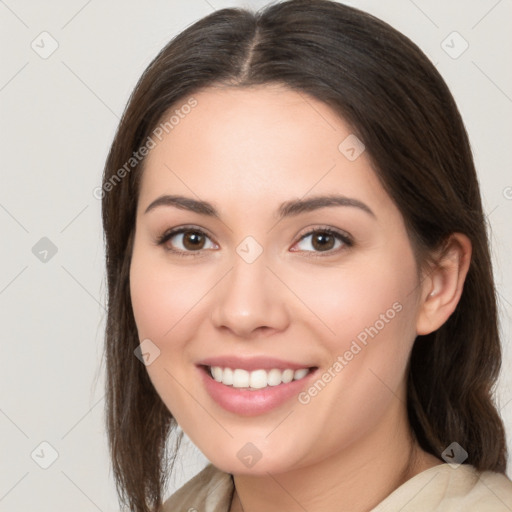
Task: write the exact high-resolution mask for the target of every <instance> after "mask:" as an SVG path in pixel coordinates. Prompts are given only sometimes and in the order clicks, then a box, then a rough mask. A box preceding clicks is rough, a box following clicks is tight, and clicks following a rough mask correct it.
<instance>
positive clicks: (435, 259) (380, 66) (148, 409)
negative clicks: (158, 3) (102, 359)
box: [103, 0, 512, 512]
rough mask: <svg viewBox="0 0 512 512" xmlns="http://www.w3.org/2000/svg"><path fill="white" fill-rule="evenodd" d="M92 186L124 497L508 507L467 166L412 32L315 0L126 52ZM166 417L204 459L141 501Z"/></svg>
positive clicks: (241, 506)
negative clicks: (110, 132) (122, 89)
mask: <svg viewBox="0 0 512 512" xmlns="http://www.w3.org/2000/svg"><path fill="white" fill-rule="evenodd" d="M103 190H104V196H103V223H104V229H105V236H106V251H107V274H108V291H109V303H108V320H107V330H106V356H107V362H108V364H107V368H108V377H107V397H108V400H107V427H108V432H109V442H110V448H111V455H112V460H113V468H114V474H115V477H116V481H117V485H118V490H119V494H120V496H121V498H122V500H123V501H124V502H125V503H127V504H128V505H129V507H130V510H134V511H141V512H142V511H156V510H164V511H177V510H200V511H205V512H214V511H215V512H221V511H222V512H226V511H230V512H238V511H242V510H243V511H245V512H251V511H254V510H265V511H274V510H287V511H295V510H297V511H299V510H307V511H309V512H314V511H325V510H339V511H343V510H347V511H348V510H350V511H368V510H373V511H379V512H381V511H384V510H403V511H407V510H415V511H417V510H460V509H461V507H464V508H465V509H466V510H478V511H482V510H493V511H496V510H498V511H505V510H509V509H510V508H512V483H511V482H510V481H509V480H508V479H507V477H506V476H505V474H504V473H505V471H506V446H505V436H504V428H503V424H502V421H501V419H500V417H499V415H498V413H497V411H496V408H495V405H494V403H493V397H492V388H493V385H494V383H495V381H496V378H497V375H498V372H499V368H500V362H501V353H500V341H499V335H498V330H497V318H496V302H495V295H494V293H495V291H494V283H493V277H492V270H491V263H490V258H489V250H488V241H487V235H486V231H485V222H484V215H483V212H482V205H481V199H480V193H479V188H478V182H477V177H476V173H475V168H474V163H473V160H472V155H471V152H470V147H469V142H468V139H467V134H466V132H465V129H464V125H463V123H462V120H461V118H460V115H459V113H458V110H457V108H456V106H455V103H454V100H453V98H452V96H451V94H450V92H449V91H448V89H447V86H446V84H445V83H444V81H443V80H442V78H441V77H440V75H439V74H438V72H437V71H436V69H435V68H434V66H433V65H432V64H431V63H430V62H429V61H428V59H427V58H426V57H425V56H424V55H423V54H422V53H421V52H420V50H419V49H418V48H417V47H416V46H415V45H414V44H413V43H412V42H411V41H409V40H408V39H407V38H405V37H404V36H403V35H401V34H399V33H398V32H397V31H395V30H394V29H392V28H391V27H389V26H388V25H387V24H385V23H383V22H381V21H379V20H377V19H375V18H373V17H372V16H370V15H368V14H365V13H363V12H361V11H358V10H356V9H353V8H349V7H346V6H343V5H340V4H337V3H334V2H330V1H327V0H292V1H287V2H283V3H280V4H276V5H272V6H269V7H268V8H267V9H265V10H263V11H262V12H261V13H259V14H253V13H250V12H248V11H245V10H236V9H225V10H221V11H217V12H215V13H213V14H211V15H210V16H208V17H206V18H204V19H202V20H200V21H199V22H197V23H195V24H194V25H192V26H191V27H189V28H188V29H186V30H185V31H184V32H183V33H181V34H180V35H178V36H177V37H176V38H175V39H174V40H173V41H171V42H170V43H169V45H167V46H166V47H165V48H164V49H163V50H162V51H161V52H160V54H159V55H158V56H157V57H156V58H155V60H154V61H153V62H152V63H151V65H150V66H149V67H148V69H147V70H146V71H145V72H144V74H143V76H142V78H141V79H140V81H139V83H138V85H137V86H136V88H135V91H134V92H133V94H132V97H131V98H130V101H129V104H128V106H127V109H126V111H125V113H124V115H123V118H122V121H121V123H120V125H119V129H118V132H117V134H116V137H115V140H114V142H113V145H112V148H111V151H110V154H109V157H108V160H107V163H106V167H105V173H104V182H103ZM178 425H179V426H180V427H181V428H182V429H183V431H184V432H185V433H186V434H187V435H188V436H189V437H190V438H191V440H192V441H193V442H194V443H195V445H196V446H197V447H198V448H199V449H200V450H201V451H202V452H203V453H204V454H205V456H206V457H207V458H208V459H209V460H210V461H211V464H209V465H208V466H207V467H206V468H205V469H204V470H203V471H202V472H201V473H200V474H199V475H197V476H196V477H195V478H194V479H192V480H191V481H190V482H188V483H187V484H186V485H185V486H184V487H183V488H182V489H180V490H179V491H178V492H177V493H175V495H173V496H172V497H171V498H169V499H168V500H167V501H166V502H165V504H164V505H163V507H162V497H163V493H164V489H165V482H166V478H167V476H168V474H169V472H170V470H171V468H172V463H173V462H174V459H175V456H176V450H177V446H175V447H173V449H171V450H168V444H167V441H168V437H169V434H170V433H171V432H173V431H175V429H176V427H177V426H178ZM179 439H180V438H179V437H178V441H179ZM178 444H179V442H178Z"/></svg>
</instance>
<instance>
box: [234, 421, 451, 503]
mask: <svg viewBox="0 0 512 512" xmlns="http://www.w3.org/2000/svg"><path fill="white" fill-rule="evenodd" d="M395 418H396V416H395ZM387 423H388V424H387V425H385V424H384V425H382V424H381V425H380V426H379V428H378V431H377V430H374V431H372V432H369V433H368V434H366V436H365V437H364V438H363V439H359V440H357V441H355V442H354V443H352V444H351V445H350V446H349V447H346V448H345V449H343V450H341V451H340V452H338V453H335V454H332V455H330V456H329V457H327V458H324V459H322V460H321V461H319V462H317V463H315V464H311V465H308V466H304V467H301V468H298V469H292V470H290V471H288V472H286V473H279V474H271V473H267V474H265V475H245V474H244V475H234V483H235V492H234V493H233V500H232V504H231V508H230V512H255V511H259V510H265V511H266V512H277V511H282V510H286V511H288V512H304V510H307V511H308V512H317V511H323V510H338V511H340V512H344V511H350V512H367V511H369V510H371V509H372V508H374V507H375V506H377V505H378V504H379V503H380V502H381V501H382V500H383V499H384V498H386V497H387V496H388V495H389V494H390V493H392V492H393V491H394V490H395V489H397V488H398V487H399V486H400V485H402V484H403V483H405V482H406V481H407V480H409V479H410V478H412V477H413V476H415V475H416V474H418V473H420V472H422V471H424V470H426V469H428V468H430V467H433V466H435V465H438V464H440V463H441V461H440V460H439V459H437V458H435V457H433V456H432V455H430V454H427V453H426V452H424V451H423V450H421V449H420V447H419V446H418V444H417V443H416V442H415V440H414V439H413V436H412V435H411V432H410V429H409V424H408V421H407V417H406V415H405V414H403V415H402V417H401V418H400V420H399V422H398V425H397V422H396V419H395V421H388V422H387ZM382 427H384V428H382ZM397 427H398V428H397Z"/></svg>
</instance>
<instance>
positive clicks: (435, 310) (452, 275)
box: [416, 233, 471, 335]
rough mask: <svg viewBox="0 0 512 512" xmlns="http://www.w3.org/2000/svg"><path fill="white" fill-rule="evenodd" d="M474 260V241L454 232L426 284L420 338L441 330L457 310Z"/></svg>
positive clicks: (420, 317) (422, 297)
mask: <svg viewBox="0 0 512 512" xmlns="http://www.w3.org/2000/svg"><path fill="white" fill-rule="evenodd" d="M470 261H471V241H470V240H469V238H468V237H467V236H466V235H463V234H462V233H453V234H452V235H451V236H450V237H449V239H448V241H447V243H446V244H445V246H444V249H443V252H442V254H441V255H440V256H438V257H437V258H436V261H435V264H434V266H433V267H432V268H431V270H430V272H429V273H428V275H427V276H426V278H425V280H424V281H423V286H422V291H421V297H420V300H421V303H420V305H419V310H418V317H417V320H416V333H417V334H418V335H425V334H430V333H431V332H433V331H435V330H437V329H439V327H441V326H442V325H443V324H444V323H445V322H446V320H448V318H449V317H450V315H451V314H452V313H453V312H454V311H455V308H456V307H457V304H458V303H459V300H460V297H461V295H462V290H463V288H464V281H465V279H466V276H467V273H468V270H469V265H470Z"/></svg>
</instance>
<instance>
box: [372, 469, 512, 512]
mask: <svg viewBox="0 0 512 512" xmlns="http://www.w3.org/2000/svg"><path fill="white" fill-rule="evenodd" d="M396 510H401V511H402V512H413V511H414V512H430V511H433V510H435V511H437V512H455V511H462V510H463V511H464V512H510V511H511V510H512V482H511V481H510V480H509V479H508V478H507V477H506V476H505V475H503V474H501V473H495V472H492V471H484V472H478V471H476V470H475V468H474V467H473V466H470V465H468V464H463V465H461V466H458V467H456V468H455V469H454V468H452V467H451V466H450V464H440V465H438V466H434V467H432V468H430V469H427V470H426V471H423V472H422V473H419V474H418V475H416V476H414V477H413V478H411V479H410V480H408V481H407V482H405V483H404V484H403V485H401V486H400V487H399V488H398V489H396V490H395V491H394V492H393V493H391V494H390V495H389V496H388V497H387V498H386V499H385V500H384V501H383V502H382V503H381V504H380V505H378V506H377V507H376V508H374V509H373V510H372V512H391V511H393V512H395V511H396Z"/></svg>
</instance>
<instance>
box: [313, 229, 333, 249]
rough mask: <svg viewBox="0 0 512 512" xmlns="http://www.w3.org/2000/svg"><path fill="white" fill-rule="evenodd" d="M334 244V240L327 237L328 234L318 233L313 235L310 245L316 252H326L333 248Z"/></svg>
mask: <svg viewBox="0 0 512 512" xmlns="http://www.w3.org/2000/svg"><path fill="white" fill-rule="evenodd" d="M335 242H336V239H335V238H334V236H332V235H329V234H328V233H322V232H319V233H315V234H314V235H313V238H312V243H311V245H312V246H313V247H314V248H315V249H316V250H317V251H328V250H329V249H332V248H333V247H334V244H335Z"/></svg>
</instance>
